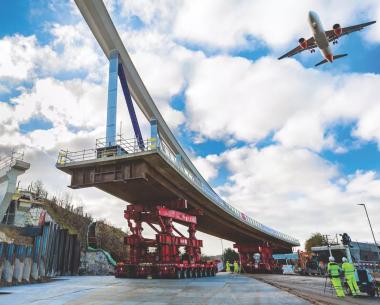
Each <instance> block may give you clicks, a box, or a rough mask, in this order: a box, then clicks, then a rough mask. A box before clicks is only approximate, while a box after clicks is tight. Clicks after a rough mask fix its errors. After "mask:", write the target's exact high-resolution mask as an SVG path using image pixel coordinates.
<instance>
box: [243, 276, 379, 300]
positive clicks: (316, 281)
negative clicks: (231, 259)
mask: <svg viewBox="0 0 380 305" xmlns="http://www.w3.org/2000/svg"><path fill="white" fill-rule="evenodd" d="M248 276H250V277H252V278H255V279H258V280H260V281H263V282H265V283H269V284H272V285H273V286H274V287H277V288H280V289H283V290H284V291H287V292H289V293H292V294H294V295H296V296H299V297H301V298H303V299H305V300H308V301H310V302H311V303H312V304H318V305H325V304H328V305H352V304H355V305H362V304H363V305H372V304H376V305H379V304H380V298H378V297H376V298H371V297H368V296H367V295H366V294H362V295H361V296H360V297H358V298H353V297H351V296H346V297H345V298H344V299H343V300H340V299H338V298H337V297H336V296H335V291H334V290H333V288H332V286H330V281H329V280H327V282H326V284H327V285H326V290H325V289H324V287H325V281H326V279H325V278H323V277H312V276H297V275H279V274H255V275H248Z"/></svg>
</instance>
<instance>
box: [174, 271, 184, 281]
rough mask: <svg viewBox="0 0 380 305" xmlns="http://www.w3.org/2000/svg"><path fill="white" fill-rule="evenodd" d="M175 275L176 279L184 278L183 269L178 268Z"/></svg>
mask: <svg viewBox="0 0 380 305" xmlns="http://www.w3.org/2000/svg"><path fill="white" fill-rule="evenodd" d="M175 277H176V279H178V280H179V279H181V278H182V271H181V270H180V269H177V270H176V272H175Z"/></svg>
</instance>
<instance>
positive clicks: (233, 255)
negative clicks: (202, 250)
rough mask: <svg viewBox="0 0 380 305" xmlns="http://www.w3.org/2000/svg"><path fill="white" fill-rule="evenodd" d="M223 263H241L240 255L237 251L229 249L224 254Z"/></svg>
mask: <svg viewBox="0 0 380 305" xmlns="http://www.w3.org/2000/svg"><path fill="white" fill-rule="evenodd" d="M223 261H224V262H226V261H229V262H230V263H232V262H234V261H239V253H237V252H236V251H235V250H233V249H231V248H227V249H226V250H224V252H223Z"/></svg>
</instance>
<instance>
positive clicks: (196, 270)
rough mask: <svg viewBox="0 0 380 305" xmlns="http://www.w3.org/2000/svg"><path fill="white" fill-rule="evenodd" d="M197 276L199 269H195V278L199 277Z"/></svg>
mask: <svg viewBox="0 0 380 305" xmlns="http://www.w3.org/2000/svg"><path fill="white" fill-rule="evenodd" d="M197 277H199V271H198V269H195V270H194V278H197Z"/></svg>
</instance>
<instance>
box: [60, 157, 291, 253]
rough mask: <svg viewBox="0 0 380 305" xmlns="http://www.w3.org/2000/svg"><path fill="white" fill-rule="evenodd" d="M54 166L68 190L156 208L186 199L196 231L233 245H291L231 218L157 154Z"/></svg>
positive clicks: (278, 248)
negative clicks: (66, 178) (193, 213)
mask: <svg viewBox="0 0 380 305" xmlns="http://www.w3.org/2000/svg"><path fill="white" fill-rule="evenodd" d="M57 167H58V168H59V169H60V170H62V171H64V172H66V173H68V174H70V175H71V185H70V187H71V188H74V189H78V188H85V187H96V188H98V189H100V190H103V191H105V192H107V193H109V194H111V195H113V196H116V197H118V198H120V199H122V200H124V201H126V202H127V203H131V204H140V205H158V204H161V203H162V204H164V203H165V202H168V201H171V200H176V199H185V200H187V202H188V204H189V207H190V208H192V209H197V210H198V211H202V213H201V215H198V216H197V219H198V224H197V229H198V230H199V231H202V232H204V233H208V234H211V235H213V236H216V237H220V238H223V239H227V240H231V241H233V242H236V243H249V244H252V243H262V242H270V244H271V247H272V248H273V250H274V251H275V252H284V251H291V245H289V244H288V243H286V242H282V241H281V240H278V239H275V238H274V237H272V236H270V235H267V234H265V233H263V232H260V231H259V230H257V229H255V228H253V227H252V226H250V225H248V224H246V223H244V222H242V221H241V220H239V219H237V218H235V217H233V216H232V215H231V214H230V213H228V212H227V211H226V210H225V209H223V208H222V207H220V206H219V205H217V204H215V203H214V202H213V201H212V200H210V199H209V198H208V197H207V196H205V195H204V194H203V193H202V192H201V191H200V190H198V189H197V187H195V186H194V185H193V184H192V183H190V182H189V181H188V179H187V178H186V177H184V176H183V175H182V174H181V173H179V172H178V171H177V170H176V169H175V168H174V167H173V166H172V165H171V164H170V162H168V161H167V160H166V159H165V158H164V157H163V156H162V155H161V154H160V153H159V152H158V151H149V152H142V153H138V154H134V155H128V154H127V155H123V156H118V157H115V158H107V159H103V158H100V159H94V160H89V161H81V162H73V163H68V164H65V165H59V164H58V165H57Z"/></svg>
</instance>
